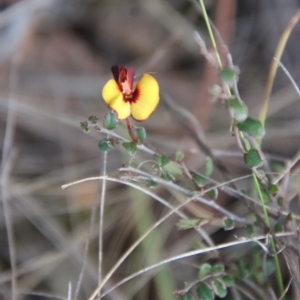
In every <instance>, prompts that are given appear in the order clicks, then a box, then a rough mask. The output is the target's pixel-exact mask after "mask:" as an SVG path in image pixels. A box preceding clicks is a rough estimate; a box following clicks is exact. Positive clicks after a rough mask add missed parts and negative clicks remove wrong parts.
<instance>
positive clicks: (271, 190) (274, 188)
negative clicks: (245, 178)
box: [268, 183, 278, 196]
mask: <svg viewBox="0 0 300 300" xmlns="http://www.w3.org/2000/svg"><path fill="white" fill-rule="evenodd" d="M268 192H269V193H270V194H272V195H273V196H276V194H277V193H278V187H277V185H276V184H273V183H271V184H270V185H269V186H268Z"/></svg>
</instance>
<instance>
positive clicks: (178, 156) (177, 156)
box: [175, 150, 184, 162]
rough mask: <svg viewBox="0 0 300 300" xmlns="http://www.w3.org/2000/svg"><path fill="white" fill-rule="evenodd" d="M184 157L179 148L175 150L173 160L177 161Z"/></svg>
mask: <svg viewBox="0 0 300 300" xmlns="http://www.w3.org/2000/svg"><path fill="white" fill-rule="evenodd" d="M183 158H184V153H183V152H182V151H180V150H177V151H176V153H175V160H176V161H177V162H181V161H182V160H183Z"/></svg>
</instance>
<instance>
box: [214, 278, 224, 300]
mask: <svg viewBox="0 0 300 300" xmlns="http://www.w3.org/2000/svg"><path fill="white" fill-rule="evenodd" d="M211 283H212V288H213V290H214V292H215V294H216V295H217V296H219V297H220V298H224V297H226V295H227V287H226V285H225V283H224V282H223V281H221V280H220V279H217V278H214V279H213V280H212V282H211Z"/></svg>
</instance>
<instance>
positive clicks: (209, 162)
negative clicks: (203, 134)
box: [205, 157, 214, 177]
mask: <svg viewBox="0 0 300 300" xmlns="http://www.w3.org/2000/svg"><path fill="white" fill-rule="evenodd" d="M213 170H214V163H213V160H212V158H211V157H207V158H206V164H205V176H206V177H209V176H210V175H211V174H212V172H213Z"/></svg>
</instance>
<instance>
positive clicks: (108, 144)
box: [98, 139, 114, 151]
mask: <svg viewBox="0 0 300 300" xmlns="http://www.w3.org/2000/svg"><path fill="white" fill-rule="evenodd" d="M98 147H99V149H100V150H101V151H109V150H111V149H112V148H113V147H114V144H113V143H112V141H111V140H110V139H102V140H101V141H99V143H98Z"/></svg>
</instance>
